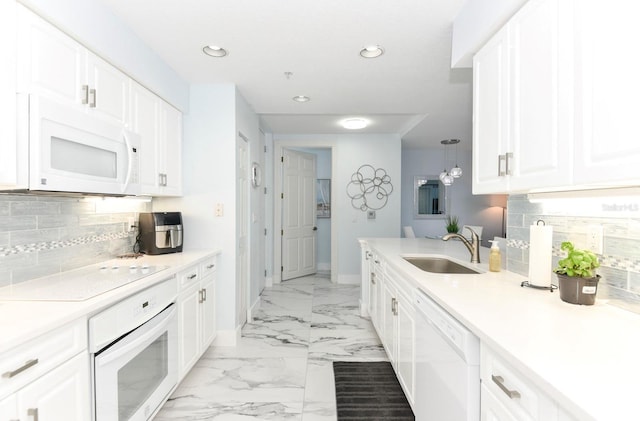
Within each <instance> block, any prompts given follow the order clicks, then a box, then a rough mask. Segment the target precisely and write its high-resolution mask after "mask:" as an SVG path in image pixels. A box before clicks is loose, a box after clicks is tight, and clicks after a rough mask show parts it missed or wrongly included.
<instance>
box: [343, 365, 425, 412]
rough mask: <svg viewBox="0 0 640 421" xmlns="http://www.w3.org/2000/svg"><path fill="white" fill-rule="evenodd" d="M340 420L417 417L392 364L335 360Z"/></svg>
mask: <svg viewBox="0 0 640 421" xmlns="http://www.w3.org/2000/svg"><path fill="white" fill-rule="evenodd" d="M333 374H334V378H335V385H336V405H337V409H338V421H356V420H358V421H360V420H368V421H388V420H394V421H405V420H407V421H414V420H415V417H414V415H413V411H411V407H410V406H409V402H408V401H407V398H406V397H405V396H404V392H403V391H402V387H401V386H400V383H398V379H397V378H396V374H395V372H394V371H393V367H391V364H390V363H388V362H385V361H375V362H342V361H334V362H333Z"/></svg>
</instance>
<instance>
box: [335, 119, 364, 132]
mask: <svg viewBox="0 0 640 421" xmlns="http://www.w3.org/2000/svg"><path fill="white" fill-rule="evenodd" d="M340 124H342V127H344V128H345V129H348V130H359V129H364V128H365V127H367V126H368V125H369V122H368V121H367V120H365V119H364V118H348V119H346V120H342V122H341V123H340Z"/></svg>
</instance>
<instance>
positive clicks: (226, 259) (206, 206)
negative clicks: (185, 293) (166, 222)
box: [153, 84, 237, 331]
mask: <svg viewBox="0 0 640 421" xmlns="http://www.w3.org/2000/svg"><path fill="white" fill-rule="evenodd" d="M190 97H191V103H190V110H191V111H190V113H189V114H187V115H185V116H184V139H183V148H184V149H183V165H182V168H183V180H184V185H183V197H180V198H164V199H155V200H154V202H153V209H154V211H167V210H180V211H182V213H183V214H182V215H183V223H184V250H185V251H187V250H194V249H203V248H207V249H211V248H219V249H221V250H222V254H221V255H220V257H219V263H218V270H217V275H218V284H217V300H216V305H217V315H218V330H223V331H224V330H226V331H230V330H234V329H235V327H236V321H235V316H234V315H235V303H236V270H235V261H236V256H235V250H236V217H235V215H236V206H235V205H236V190H235V167H236V158H235V156H236V136H237V132H236V111H235V108H236V107H235V104H236V89H235V86H234V85H231V84H229V85H194V86H193V87H192V89H191V95H190ZM217 203H222V204H223V206H224V215H223V216H222V217H216V216H214V210H215V206H216V204H217Z"/></svg>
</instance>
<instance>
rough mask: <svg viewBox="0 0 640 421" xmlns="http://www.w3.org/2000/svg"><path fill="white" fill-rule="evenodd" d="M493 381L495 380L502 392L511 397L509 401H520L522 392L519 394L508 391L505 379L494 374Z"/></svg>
mask: <svg viewBox="0 0 640 421" xmlns="http://www.w3.org/2000/svg"><path fill="white" fill-rule="evenodd" d="M491 380H493V382H494V383H495V384H497V385H498V387H499V388H500V390H502V391H503V392H504V393H505V395H507V396H508V397H509V399H520V392H518V391H517V390H509V389H507V386H505V385H504V379H503V378H502V376H494V375H493V374H492V375H491Z"/></svg>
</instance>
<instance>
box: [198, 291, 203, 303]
mask: <svg viewBox="0 0 640 421" xmlns="http://www.w3.org/2000/svg"><path fill="white" fill-rule="evenodd" d="M203 301H204V300H203V299H202V290H201V289H199V290H198V304H202V303H203Z"/></svg>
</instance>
